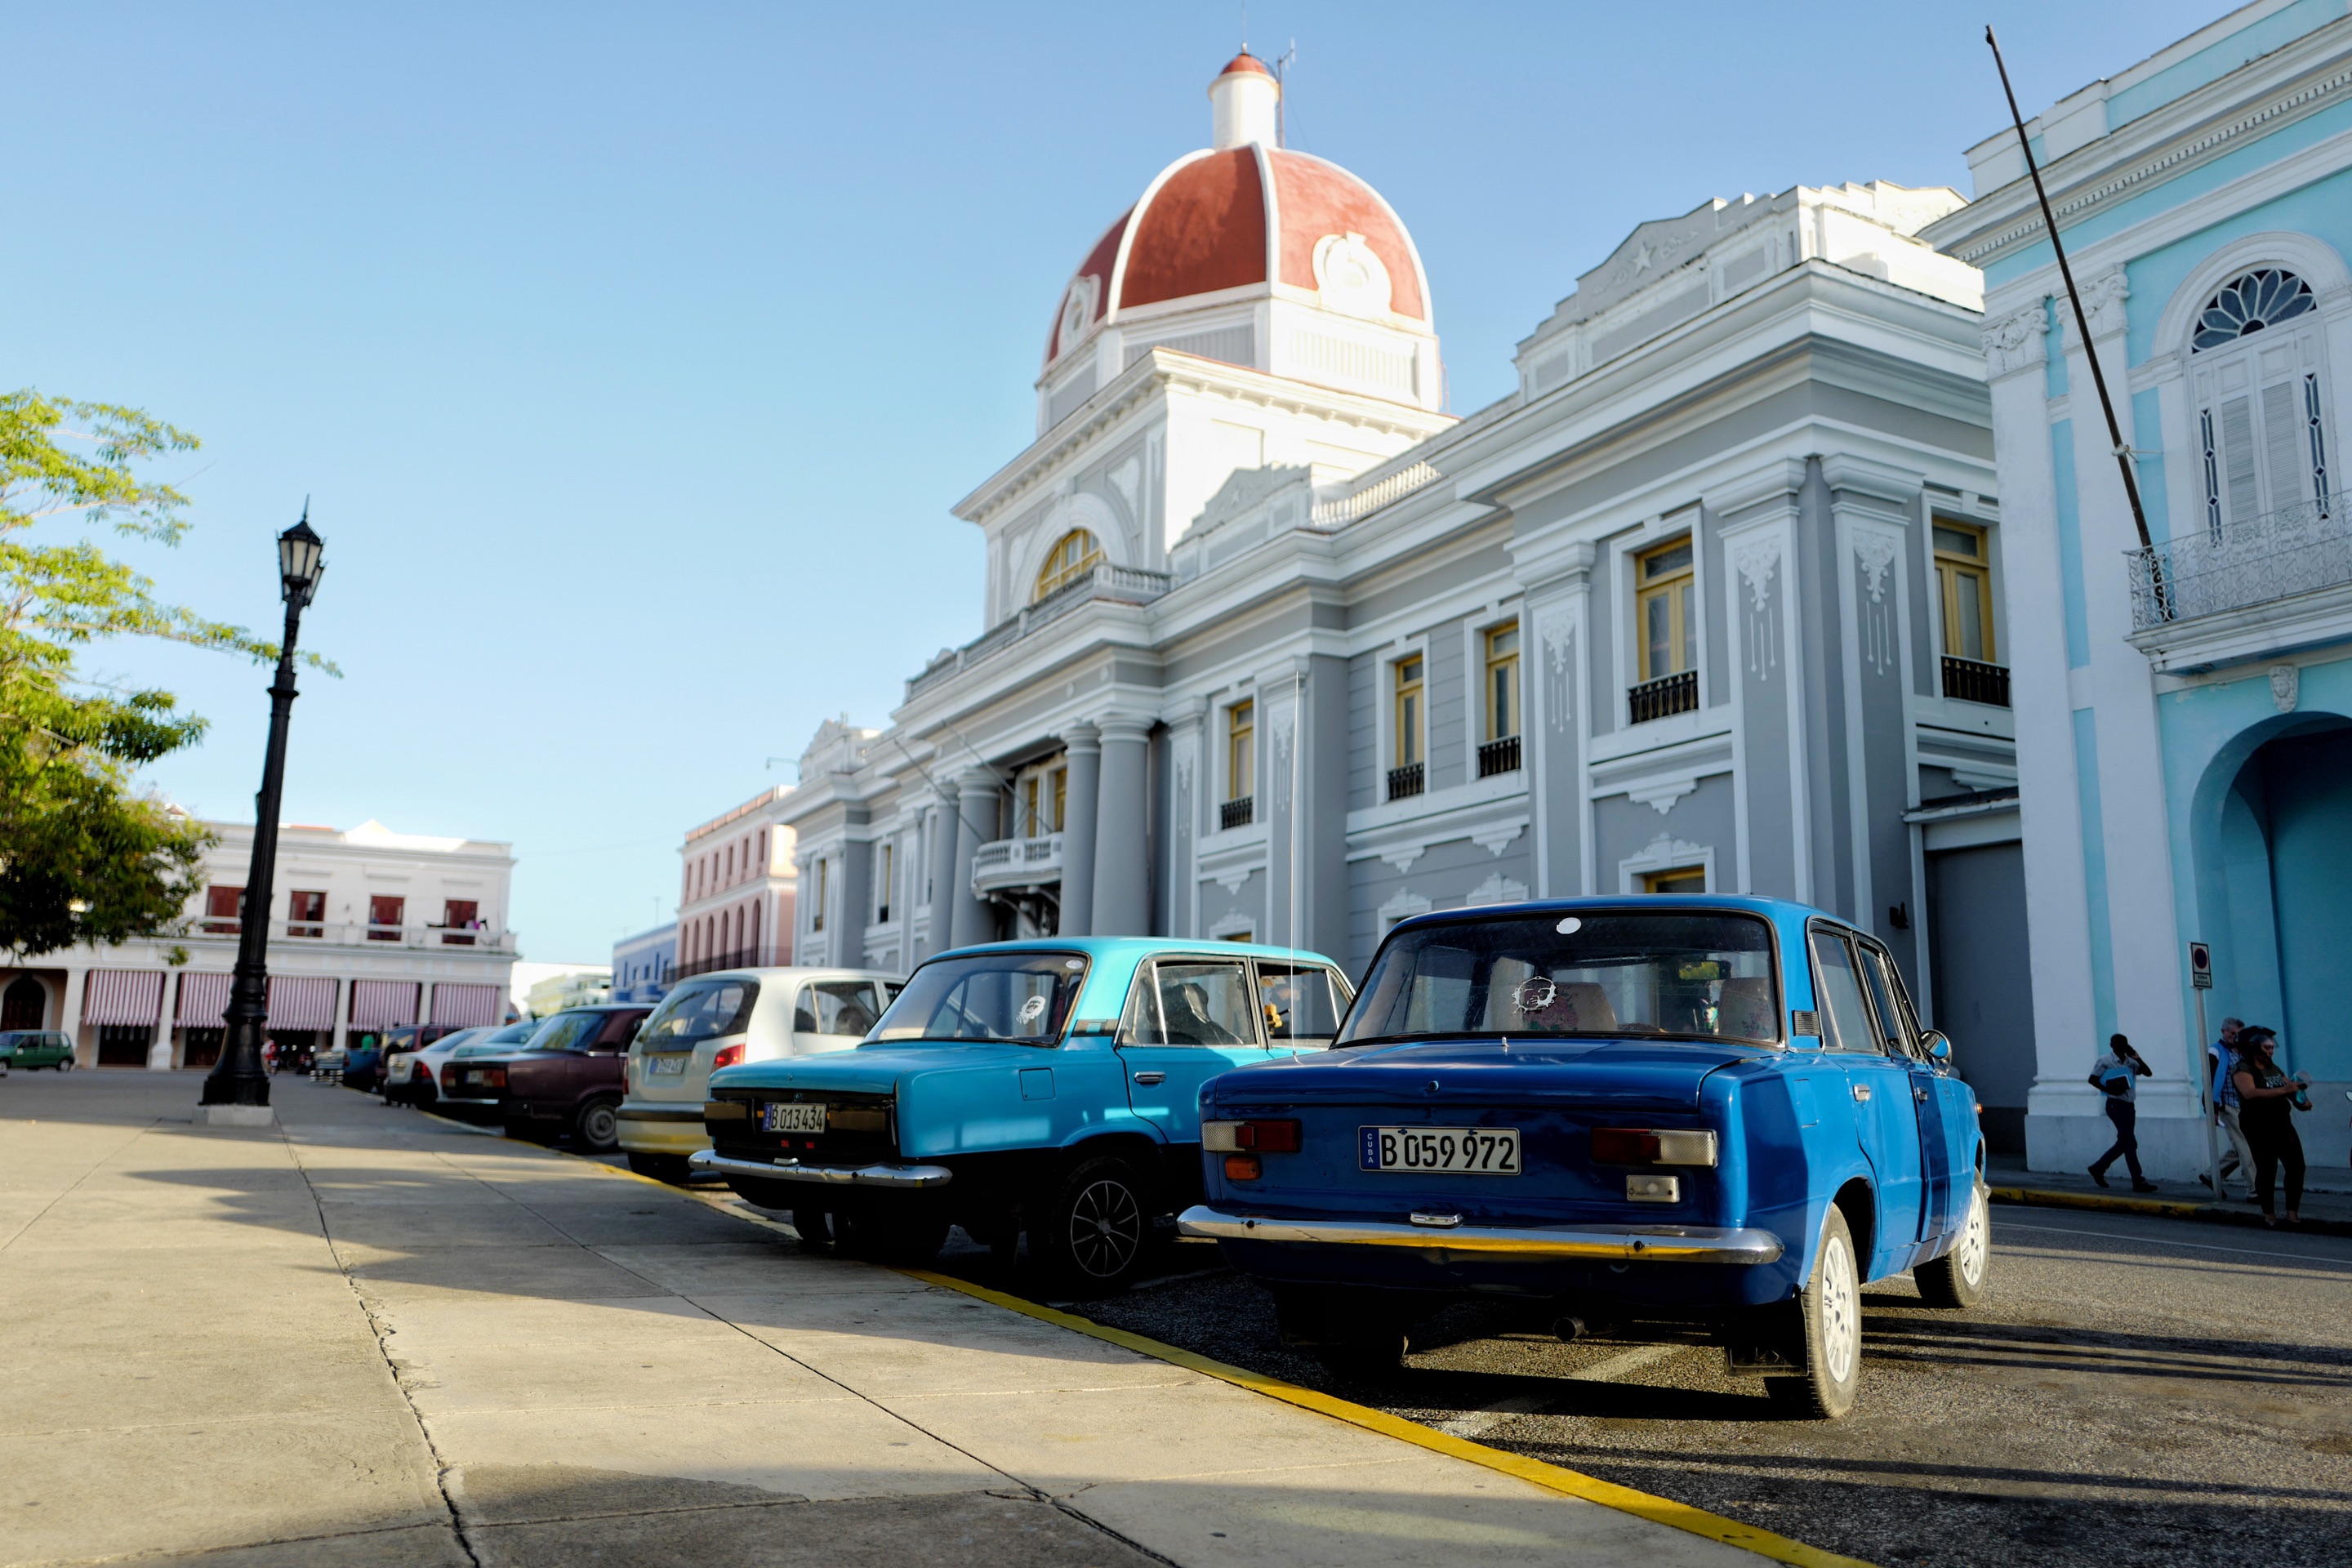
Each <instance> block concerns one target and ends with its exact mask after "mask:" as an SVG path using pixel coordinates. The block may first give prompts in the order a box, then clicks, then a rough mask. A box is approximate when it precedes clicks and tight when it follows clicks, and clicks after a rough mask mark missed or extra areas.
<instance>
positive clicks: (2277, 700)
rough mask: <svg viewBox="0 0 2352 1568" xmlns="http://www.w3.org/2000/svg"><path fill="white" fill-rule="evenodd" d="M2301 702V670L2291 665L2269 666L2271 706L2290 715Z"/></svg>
mask: <svg viewBox="0 0 2352 1568" xmlns="http://www.w3.org/2000/svg"><path fill="white" fill-rule="evenodd" d="M2302 700H2303V671H2302V669H2301V668H2299V667H2297V666H2295V665H2292V664H2274V665H2273V666H2271V706H2272V707H2273V708H2275V709H2277V710H2279V711H2280V712H2282V713H2292V712H2294V710H2295V705H2296V704H2297V703H2299V702H2301V701H2302Z"/></svg>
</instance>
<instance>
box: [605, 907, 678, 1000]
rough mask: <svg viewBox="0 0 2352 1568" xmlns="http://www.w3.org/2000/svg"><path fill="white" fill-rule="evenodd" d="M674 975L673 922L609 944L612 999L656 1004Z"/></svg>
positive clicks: (675, 944) (675, 952)
mask: <svg viewBox="0 0 2352 1568" xmlns="http://www.w3.org/2000/svg"><path fill="white" fill-rule="evenodd" d="M676 973H677V921H670V922H669V923H668V924H667V925H657V926H656V927H654V928H653V930H651V931H639V932H638V933H637V934H636V935H635V936H625V937H623V938H622V939H621V940H620V941H618V942H614V944H613V1000H614V1001H615V1002H658V1001H660V1000H661V999H662V997H663V996H664V995H665V994H667V992H668V990H669V984H670V980H671V979H672V977H673V976H674V975H675V974H676Z"/></svg>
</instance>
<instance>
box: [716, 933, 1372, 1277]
mask: <svg viewBox="0 0 2352 1568" xmlns="http://www.w3.org/2000/svg"><path fill="white" fill-rule="evenodd" d="M1348 1003H1349V987H1348V983H1347V981H1346V979H1345V978H1344V977H1343V976H1342V975H1341V973H1340V971H1339V965H1337V964H1336V963H1332V962H1331V961H1330V960H1328V959H1326V958H1323V957H1321V956H1319V955H1318V954H1315V953H1311V952H1299V951H1297V950H1296V949H1289V948H1272V947H1251V946H1246V945H1244V944H1241V943H1236V942H1168V941H1159V940H1140V939H1128V938H1111V937H1087V938H1073V939H1069V940H1053V939H1044V940H1038V941H1031V942H996V943H992V944H990V945H988V946H984V947H970V948H961V949H957V950H955V951H953V952H943V953H940V955H939V956H938V957H936V958H933V959H930V960H929V961H928V962H926V963H924V964H922V965H921V966H920V967H919V968H918V969H917V970H916V971H915V972H914V973H913V974H912V975H910V976H908V980H907V984H906V988H905V989H904V990H903V991H901V992H900V993H899V994H898V999H897V1000H896V1001H894V1002H892V1003H891V1004H890V1005H889V1007H888V1008H887V1010H886V1011H885V1012H884V1013H883V1015H882V1016H881V1017H880V1018H879V1019H878V1020H877V1021H876V1023H875V1025H874V1027H873V1028H872V1030H870V1031H869V1032H868V1033H867V1035H866V1037H865V1039H864V1040H863V1041H862V1042H860V1044H859V1045H858V1046H857V1047H856V1048H855V1049H853V1050H847V1051H836V1052H833V1053H830V1054H828V1055H824V1056H814V1057H795V1058H779V1059H775V1060H771V1061H762V1062H752V1063H747V1064H745V1065H744V1066H741V1067H735V1068H724V1069H722V1070H720V1071H719V1072H717V1073H714V1074H713V1075H712V1076H711V1079H710V1098H709V1102H708V1103H707V1104H706V1105H705V1106H704V1108H703V1124H704V1126H705V1127H706V1128H707V1129H708V1131H709V1134H710V1142H711V1147H710V1148H709V1149H707V1150H701V1151H698V1152H696V1153H694V1154H693V1155H692V1156H691V1157H690V1158H689V1161H688V1163H689V1165H690V1167H691V1168H693V1169H696V1170H699V1171H704V1172H709V1173H716V1174H719V1175H721V1176H724V1177H725V1178H726V1179H727V1183H728V1184H729V1185H730V1186H731V1187H733V1188H734V1189H735V1191H736V1192H737V1193H738V1194H740V1195H741V1196H742V1197H743V1198H745V1199H746V1200H747V1201H749V1202H751V1203H754V1204H757V1205H761V1207H763V1208H776V1209H788V1210H790V1211H791V1212H792V1216H793V1227H794V1228H795V1229H797V1230H798V1231H799V1232H800V1233H801V1237H802V1240H803V1243H804V1244H806V1245H809V1246H813V1247H828V1246H829V1247H836V1248H838V1249H840V1250H842V1251H845V1252H851V1253H856V1254H858V1255H860V1256H867V1257H877V1258H888V1259H891V1260H893V1261H898V1262H908V1261H922V1260H925V1259H928V1258H930V1257H931V1256H932V1255H933V1254H935V1253H937V1252H938V1251H939V1249H940V1244H941V1243H942V1242H943V1241H945V1239H946V1237H947V1232H948V1227H949V1226H951V1225H960V1226H963V1228H964V1230H965V1232H966V1233H967V1234H969V1235H970V1236H971V1237H973V1238H974V1239H975V1240H977V1241H980V1242H982V1243H983V1244H985V1245H987V1246H989V1247H993V1248H995V1249H997V1250H998V1251H999V1253H1000V1254H1003V1255H1010V1254H1011V1253H1012V1252H1013V1249H1014V1247H1016V1246H1017V1245H1018V1242H1019V1238H1020V1237H1021V1236H1022V1235H1023V1233H1024V1232H1025V1233H1026V1234H1027V1236H1028V1237H1029V1250H1030V1253H1031V1255H1032V1257H1033V1258H1036V1259H1038V1260H1040V1261H1042V1262H1044V1263H1045V1264H1046V1265H1048V1267H1049V1268H1051V1269H1053V1270H1054V1271H1055V1272H1056V1273H1058V1274H1059V1275H1060V1276H1062V1278H1063V1279H1064V1281H1065V1282H1066V1284H1067V1285H1069V1286H1070V1287H1072V1288H1075V1289H1094V1290H1103V1289H1115V1288H1117V1287H1118V1286H1119V1285H1121V1284H1123V1283H1124V1282H1125V1281H1126V1280H1127V1279H1129V1277H1130V1276H1131V1275H1132V1274H1133V1272H1134V1271H1135V1268H1136V1267H1137V1266H1138V1264H1139V1263H1140V1262H1141V1261H1142V1257H1143V1252H1144V1248H1145V1244H1146V1243H1147V1241H1148V1240H1149V1239H1150V1234H1151V1225H1152V1220H1153V1218H1154V1217H1155V1216H1156V1215H1165V1214H1173V1213H1174V1212H1175V1211H1176V1210H1178V1209H1180V1208H1181V1207H1183V1206H1185V1205H1188V1204H1191V1203H1192V1202H1194V1201H1195V1200H1196V1199H1198V1198H1199V1197H1200V1196H1201V1195H1202V1192H1201V1170H1202V1164H1201V1162H1202V1154H1201V1131H1200V1125H1201V1123H1200V1111H1199V1098H1200V1091H1201V1087H1202V1085H1203V1084H1204V1083H1206V1082H1208V1081H1209V1080H1210V1079H1213V1078H1214V1077H1216V1076H1217V1075H1219V1074H1221V1073H1227V1072H1230V1071H1232V1070H1233V1069H1234V1068H1240V1067H1246V1066H1251V1065H1255V1064H1263V1063H1265V1062H1269V1061H1275V1060H1287V1059H1289V1058H1291V1057H1292V1056H1294V1055H1295V1054H1297V1052H1300V1051H1302V1050H1316V1049H1320V1048H1321V1047H1324V1046H1326V1045H1328V1043H1329V1042H1330V1038H1331V1036H1332V1034H1333V1032H1334V1031H1335V1030H1336V1029H1337V1028H1338V1026H1339V1017H1340V1016H1341V1014H1343V1013H1344V1012H1345V1011H1346V1009H1347V1006H1348Z"/></svg>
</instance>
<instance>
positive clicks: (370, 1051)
mask: <svg viewBox="0 0 2352 1568" xmlns="http://www.w3.org/2000/svg"><path fill="white" fill-rule="evenodd" d="M390 1033H391V1031H390V1030H388V1029H353V1030H352V1031H351V1032H350V1033H349V1034H347V1035H345V1036H344V1037H343V1063H342V1072H341V1078H340V1079H338V1081H340V1082H341V1084H342V1086H343V1087H344V1088H345V1089H358V1090H360V1091H361V1092H362V1093H363V1094H373V1093H374V1092H375V1090H376V1088H377V1086H378V1085H379V1084H380V1083H381V1082H382V1081H383V1051H384V1037H385V1036H386V1035H388V1034H390Z"/></svg>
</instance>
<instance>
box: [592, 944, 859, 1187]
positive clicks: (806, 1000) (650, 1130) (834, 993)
mask: <svg viewBox="0 0 2352 1568" xmlns="http://www.w3.org/2000/svg"><path fill="white" fill-rule="evenodd" d="M900 984H901V982H900V981H899V980H898V977H897V976H895V975H889V974H885V973H882V972H881V971H879V970H874V969H722V970H714V971H713V972H711V973H709V974H697V975H694V976H692V977H690V978H688V979H686V980H681V981H679V982H678V983H677V984H676V985H674V986H672V987H671V988H670V993H669V994H668V995H667V996H665V997H663V998H662V1003H661V1005H660V1006H659V1007H657V1008H656V1009H655V1010H654V1013H653V1016H651V1017H649V1018H647V1019H646V1021H645V1025H644V1026H643V1027H642V1028H640V1029H638V1031H637V1037H636V1038H635V1040H634V1041H632V1042H631V1043H630V1046H629V1062H628V1087H627V1089H626V1090H625V1099H624V1100H622V1101H621V1112H620V1131H621V1147H622V1149H624V1150H625V1151H626V1152H627V1153H628V1156H629V1169H631V1170H632V1171H635V1172H636V1173H638V1174H639V1175H641V1176H656V1177H658V1178H660V1179H661V1180H663V1181H666V1182H677V1181H683V1180H685V1179H686V1160H687V1156H688V1155H689V1154H691V1153H693V1152H695V1151H696V1150H698V1149H708V1148H709V1147H710V1136H709V1133H707V1132H705V1131H703V1127H702V1103H703V1101H704V1100H705V1099H707V1098H708V1097H709V1088H710V1075H711V1073H712V1072H713V1071H715V1070H716V1069H718V1068H723V1067H733V1066H735V1065H736V1064H737V1063H739V1062H761V1061H769V1060H772V1059H773V1058H777V1057H807V1056H815V1055H817V1054H818V1053H820V1052H824V1051H845V1050H847V1049H849V1048H850V1047H853V1046H855V1045H856V1044H857V1042H858V1041H860V1040H862V1039H864V1038H865V1037H866V1031H867V1030H868V1029H870V1028H872V1027H873V1026H874V1021H875V1020H876V1019H877V1018H879V1017H880V1016H882V1010H883V1009H884V1008H885V1007H887V1006H888V1005H890V1001H891V998H893V997H895V996H896V995H898V987H899V985H900Z"/></svg>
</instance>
